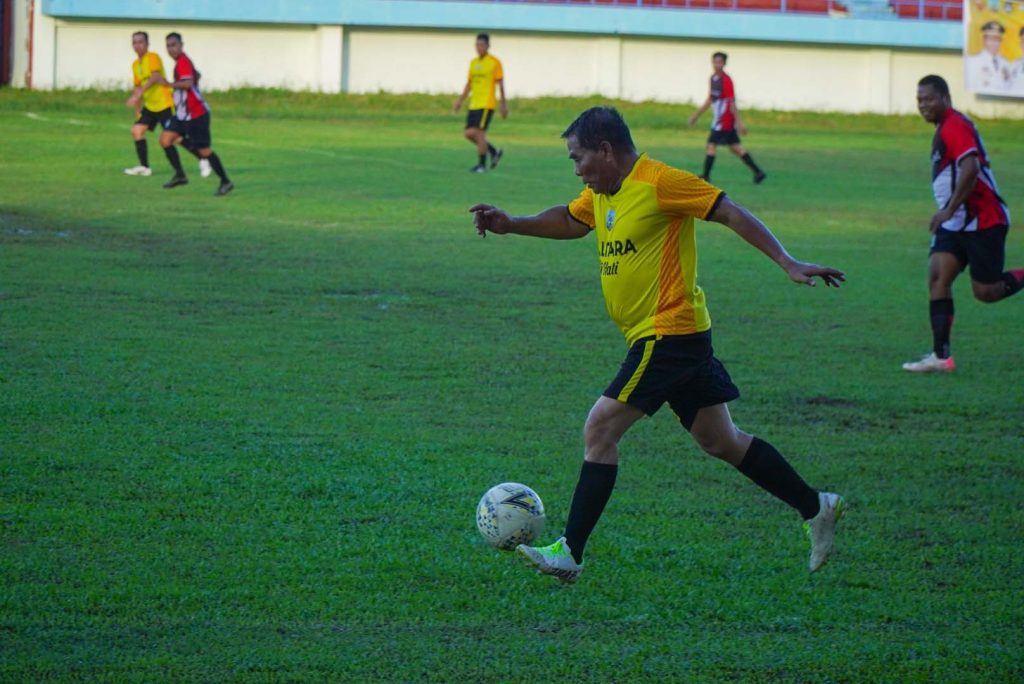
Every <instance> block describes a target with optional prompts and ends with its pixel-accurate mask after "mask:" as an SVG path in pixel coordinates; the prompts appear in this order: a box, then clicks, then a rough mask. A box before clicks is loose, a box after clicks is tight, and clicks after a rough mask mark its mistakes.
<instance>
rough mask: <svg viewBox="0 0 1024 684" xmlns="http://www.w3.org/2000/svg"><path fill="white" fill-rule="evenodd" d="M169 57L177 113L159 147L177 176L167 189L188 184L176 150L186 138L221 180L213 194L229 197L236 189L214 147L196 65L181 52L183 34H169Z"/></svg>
mask: <svg viewBox="0 0 1024 684" xmlns="http://www.w3.org/2000/svg"><path fill="white" fill-rule="evenodd" d="M167 54H169V55H170V56H171V59H173V60H174V82H173V83H169V84H168V85H170V86H171V87H172V88H173V89H174V104H175V112H174V118H172V119H171V123H170V125H169V126H168V127H167V129H166V130H164V132H163V133H161V134H160V145H162V146H163V148H164V153H165V154H166V155H167V160H168V161H169V162H171V166H172V167H174V176H173V177H172V178H171V179H170V180H169V181H167V182H166V183H164V187H165V188H175V187H177V186H179V185H185V184H186V183H188V177H187V176H185V170H184V169H182V168H181V157H179V156H178V150H177V149H176V148H175V147H174V145H175V144H176V143H182V142H183V141H184V139H185V138H186V137H187V138H188V140H189V143H190V144H191V145H192V146H193V147H194V148H195V150H196V152H197V153H198V155H199V157H200V158H202V159H208V160H209V161H210V166H211V167H212V168H213V171H214V173H216V174H217V176H218V177H219V178H220V186H219V187H218V188H217V192H215V193H214V195H217V196H221V195H226V194H228V193H229V192H231V191H232V190H234V188H235V184H234V183H232V182H231V180H230V179H229V178H228V175H227V173H226V172H225V171H224V166H223V165H222V164H221V161H220V157H218V156H217V153H216V152H214V151H213V149H212V148H211V140H210V108H209V106H207V104H206V101H205V100H204V99H203V96H202V93H200V92H199V86H198V84H197V83H196V80H197V76H196V69H195V66H194V65H193V64H192V60H191V59H189V57H188V55H186V54H185V52H184V51H183V50H182V40H181V34H180V33H168V34H167Z"/></svg>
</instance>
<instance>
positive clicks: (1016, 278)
mask: <svg viewBox="0 0 1024 684" xmlns="http://www.w3.org/2000/svg"><path fill="white" fill-rule="evenodd" d="M1003 282H1004V283H1006V295H1005V296H1007V297H1009V296H1010V295H1015V294H1017V293H1018V292H1020V291H1021V289H1022V288H1024V268H1017V269H1014V270H1012V271H1007V272H1006V273H1004V274H1003Z"/></svg>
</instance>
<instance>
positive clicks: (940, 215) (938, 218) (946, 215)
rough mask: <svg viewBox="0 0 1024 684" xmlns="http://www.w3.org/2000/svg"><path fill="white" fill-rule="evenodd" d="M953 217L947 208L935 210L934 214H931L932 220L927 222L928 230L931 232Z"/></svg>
mask: <svg viewBox="0 0 1024 684" xmlns="http://www.w3.org/2000/svg"><path fill="white" fill-rule="evenodd" d="M951 218H953V212H952V211H950V210H949V209H948V208H947V209H942V210H940V211H937V212H935V216H932V220H931V221H930V222H929V223H928V230H929V231H930V232H932V233H934V232H935V231H937V230H938V229H939V228H941V227H942V224H943V223H945V222H946V221H948V220H949V219H951Z"/></svg>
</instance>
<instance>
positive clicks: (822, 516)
mask: <svg viewBox="0 0 1024 684" xmlns="http://www.w3.org/2000/svg"><path fill="white" fill-rule="evenodd" d="M818 501H820V502H821V510H819V511H818V515H816V516H814V517H813V518H811V519H810V520H805V521H804V530H805V531H806V532H807V537H808V538H809V539H810V540H811V559H810V561H809V562H808V564H807V565H808V567H809V568H810V570H811V572H814V571H816V570H818V569H819V568H821V566H823V565H824V564H825V563H827V562H828V557H829V556H830V555H831V554H832V544H833V543H834V542H835V540H836V523H837V522H839V519H840V518H841V517H843V511H844V510H845V507H846V503H845V502H844V501H843V497H841V496H839V495H838V494H830V493H829V492H818Z"/></svg>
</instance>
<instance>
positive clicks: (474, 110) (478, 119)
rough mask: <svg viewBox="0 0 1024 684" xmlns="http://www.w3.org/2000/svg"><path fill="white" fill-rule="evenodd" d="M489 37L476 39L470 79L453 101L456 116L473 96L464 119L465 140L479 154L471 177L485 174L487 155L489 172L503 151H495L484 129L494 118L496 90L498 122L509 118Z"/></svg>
mask: <svg viewBox="0 0 1024 684" xmlns="http://www.w3.org/2000/svg"><path fill="white" fill-rule="evenodd" d="M490 47H491V37H490V36H488V35H487V34H486V33H481V34H478V35H477V37H476V54H477V57H476V59H474V60H472V61H471V62H470V63H469V79H468V80H467V81H466V87H465V88H463V89H462V94H461V95H459V98H458V99H457V100H455V104H454V105H453V106H452V110H453V111H455V112H458V111H459V110H460V109H462V103H463V102H465V101H466V96H468V95H470V93H472V96H471V97H470V98H469V113H468V114H467V115H466V130H465V133H464V134H465V136H466V140H469V141H470V142H471V143H473V144H474V145H476V151H477V154H479V158H478V161H477V163H476V166H474V167H473V168H471V169H470V171H471V172H473V173H483V172H484V171H486V170H487V155H488V153H490V155H491V168H492V169H493V168H494V167H496V166H497V165H498V162H499V161H501V157H502V155H503V154H504V153H505V152H504V150H501V149H498V148H496V147H494V145H492V144H491V143H489V142H488V141H487V128H488V127H489V126H490V125H491V119H492V118H493V117H494V107H495V105H497V100H496V99H495V97H494V89H495V87H497V89H498V92H499V93H501V118H502V119H507V118H508V104H506V102H505V74H504V72H503V71H502V70H501V62H500V61H498V58H497V57H495V56H494V55H492V54H490V53H489V52H488V50H489V49H490Z"/></svg>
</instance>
